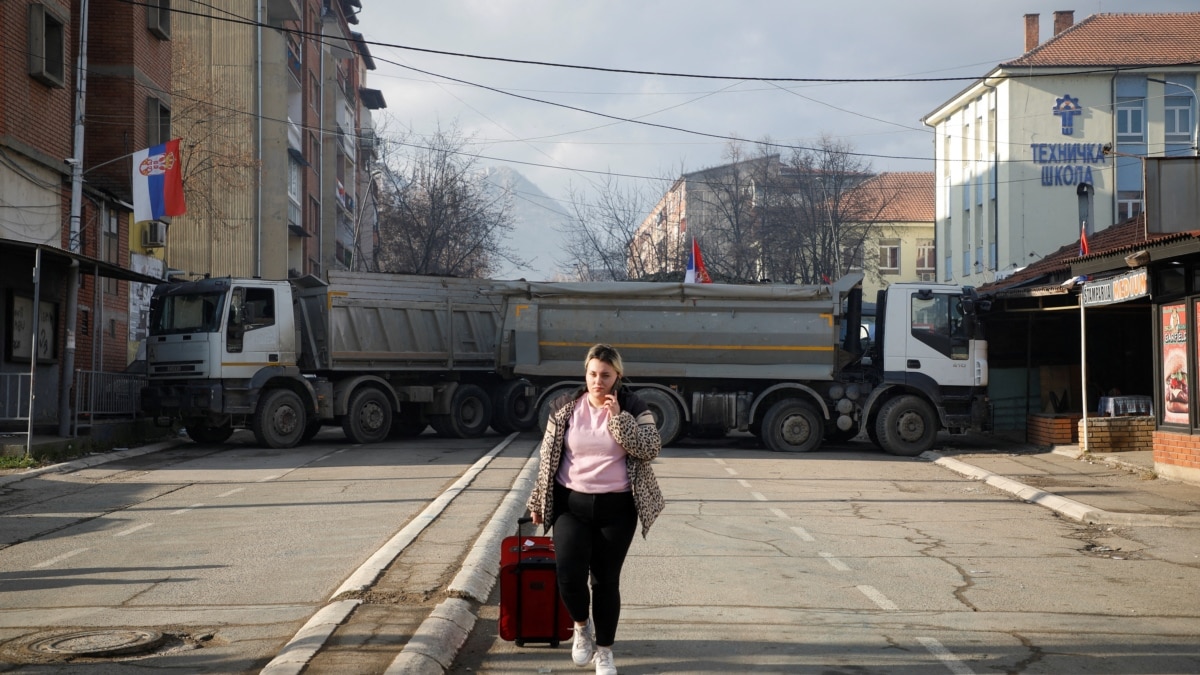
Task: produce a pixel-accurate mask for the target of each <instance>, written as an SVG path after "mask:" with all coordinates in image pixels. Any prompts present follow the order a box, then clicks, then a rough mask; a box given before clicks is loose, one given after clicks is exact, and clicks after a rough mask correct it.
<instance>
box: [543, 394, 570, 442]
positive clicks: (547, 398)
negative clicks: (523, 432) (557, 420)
mask: <svg viewBox="0 0 1200 675" xmlns="http://www.w3.org/2000/svg"><path fill="white" fill-rule="evenodd" d="M573 389H575V385H566V386H562V387H557V388H555V389H551V390H550V391H547V392H546V393H545V394H544V395H543V396H542V402H541V404H540V405H538V410H537V424H538V430H540V431H541V432H542V433H543V434H544V433H546V425H547V424H548V423H549V422H550V413H552V412H554V402H555V401H557V400H558V399H559V397H561V396H562V395H563V394H566V393H569V392H570V391H572V390H573Z"/></svg>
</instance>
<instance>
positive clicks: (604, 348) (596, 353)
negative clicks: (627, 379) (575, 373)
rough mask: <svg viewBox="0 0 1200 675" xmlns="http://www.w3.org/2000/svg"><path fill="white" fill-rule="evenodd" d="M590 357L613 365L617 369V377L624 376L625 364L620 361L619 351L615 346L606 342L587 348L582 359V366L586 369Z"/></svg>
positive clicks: (590, 359) (590, 360)
mask: <svg viewBox="0 0 1200 675" xmlns="http://www.w3.org/2000/svg"><path fill="white" fill-rule="evenodd" d="M592 359H599V360H601V361H603V362H604V363H607V364H608V365H610V366H612V367H613V370H615V371H617V377H618V378H620V377H624V375H625V364H624V363H623V362H622V361H621V353H620V352H618V351H617V348H616V347H613V346H612V345H606V344H598V345H595V346H593V347H592V348H591V349H589V350H588V353H587V358H585V359H584V360H583V367H584V369H585V370H586V369H587V365H588V364H589V363H591V362H592Z"/></svg>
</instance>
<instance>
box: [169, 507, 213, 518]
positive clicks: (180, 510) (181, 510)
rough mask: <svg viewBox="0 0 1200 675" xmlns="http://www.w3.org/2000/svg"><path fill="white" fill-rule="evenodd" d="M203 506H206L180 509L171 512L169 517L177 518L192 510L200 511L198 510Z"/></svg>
mask: <svg viewBox="0 0 1200 675" xmlns="http://www.w3.org/2000/svg"><path fill="white" fill-rule="evenodd" d="M201 506H204V504H192V505H191V506H189V507H187V508H186V509H179V510H178V511H172V512H170V513H169V514H167V515H170V516H177V515H179V514H181V513H187V512H188V511H191V510H193V509H198V508H200V507H201Z"/></svg>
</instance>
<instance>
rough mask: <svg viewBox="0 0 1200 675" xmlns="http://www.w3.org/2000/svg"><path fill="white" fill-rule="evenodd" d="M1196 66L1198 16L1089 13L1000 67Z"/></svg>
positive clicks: (1199, 48)
mask: <svg viewBox="0 0 1200 675" xmlns="http://www.w3.org/2000/svg"><path fill="white" fill-rule="evenodd" d="M1197 62H1200V12H1189V13H1177V14H1093V15H1092V16H1089V17H1088V18H1086V19H1084V20H1083V21H1080V22H1079V23H1077V24H1075V25H1073V26H1071V27H1070V28H1068V29H1066V30H1064V31H1063V32H1061V33H1059V34H1058V35H1056V36H1054V37H1052V38H1050V39H1049V40H1046V41H1045V42H1043V43H1042V44H1040V45H1038V46H1037V47H1035V48H1033V49H1031V50H1029V51H1028V52H1026V53H1025V54H1024V55H1023V56H1021V57H1019V58H1017V59H1014V60H1012V61H1009V62H1007V63H1002V64H1001V66H1003V67H1029V66H1033V67H1037V66H1043V67H1049V66H1162V65H1175V64H1195V63H1197Z"/></svg>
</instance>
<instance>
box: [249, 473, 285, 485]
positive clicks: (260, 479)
mask: <svg viewBox="0 0 1200 675" xmlns="http://www.w3.org/2000/svg"><path fill="white" fill-rule="evenodd" d="M282 475H283V474H276V475H274V476H267V477H266V478H259V479H258V480H256V481H254V482H255V483H265V482H267V481H269V480H275V479H276V478H279V477H280V476H282Z"/></svg>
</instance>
